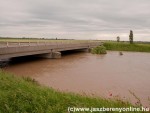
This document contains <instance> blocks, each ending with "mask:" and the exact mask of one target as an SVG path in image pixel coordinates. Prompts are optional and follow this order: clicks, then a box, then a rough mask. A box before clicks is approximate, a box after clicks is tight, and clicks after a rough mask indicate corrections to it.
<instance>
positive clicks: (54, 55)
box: [39, 52, 61, 59]
mask: <svg viewBox="0 0 150 113" xmlns="http://www.w3.org/2000/svg"><path fill="white" fill-rule="evenodd" d="M39 57H42V58H56V59H57V58H61V52H51V53H46V54H42V55H39Z"/></svg>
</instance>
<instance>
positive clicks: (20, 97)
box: [0, 71, 131, 113]
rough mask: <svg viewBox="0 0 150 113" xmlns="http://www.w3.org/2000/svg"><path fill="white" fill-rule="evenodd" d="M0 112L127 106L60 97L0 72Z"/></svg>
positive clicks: (70, 95) (51, 112) (41, 112)
mask: <svg viewBox="0 0 150 113" xmlns="http://www.w3.org/2000/svg"><path fill="white" fill-rule="evenodd" d="M0 84H1V85H0V106H1V108H0V112H1V113H8V112H9V113H14V112H18V113H20V112H22V113H23V112H29V113H32V112H34V113H58V112H59V113H66V112H67V109H68V107H98V108H100V107H107V108H108V107H113V108H114V107H115V108H116V107H129V106H131V105H130V104H129V103H128V102H123V101H121V100H109V99H107V100H106V99H102V98H97V97H95V98H94V97H87V96H81V95H76V94H73V93H62V92H58V91H55V90H53V89H51V88H47V87H44V86H40V85H39V84H38V83H37V82H35V81H34V80H32V79H30V78H21V77H16V76H14V75H12V74H8V73H5V72H2V71H0ZM130 113H131V112H130Z"/></svg>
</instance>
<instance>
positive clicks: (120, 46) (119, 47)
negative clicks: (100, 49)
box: [104, 42, 150, 52]
mask: <svg viewBox="0 0 150 113" xmlns="http://www.w3.org/2000/svg"><path fill="white" fill-rule="evenodd" d="M104 46H105V47H106V49H107V50H114V51H135V52H150V44H138V43H134V44H129V43H127V42H104Z"/></svg>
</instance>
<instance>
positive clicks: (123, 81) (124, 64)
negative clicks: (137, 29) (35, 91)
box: [4, 51, 150, 106]
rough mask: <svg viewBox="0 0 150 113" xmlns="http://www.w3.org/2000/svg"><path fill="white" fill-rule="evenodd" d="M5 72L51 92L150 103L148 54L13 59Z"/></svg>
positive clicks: (128, 53) (78, 54)
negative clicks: (28, 79)
mask: <svg viewBox="0 0 150 113" xmlns="http://www.w3.org/2000/svg"><path fill="white" fill-rule="evenodd" d="M4 70H6V71H8V72H12V73H14V74H16V75H18V76H30V77H32V78H34V79H35V80H37V81H38V82H39V83H40V84H42V85H46V86H49V87H52V88H54V89H57V90H60V91H65V92H75V93H80V94H83V95H85V94H86V95H89V96H90V95H91V96H93V95H94V96H100V97H104V98H121V99H123V100H129V101H131V102H132V103H136V102H137V99H135V97H134V96H133V94H131V92H132V93H134V94H135V95H136V96H137V97H139V98H140V100H141V102H142V104H143V105H144V106H149V104H150V101H148V97H150V53H140V52H123V55H119V52H112V51H108V54H106V55H93V54H90V53H86V52H77V53H73V54H65V55H63V56H62V58H61V59H39V58H34V59H33V58H27V57H26V60H25V59H24V58H22V59H19V60H13V61H12V62H11V63H10V65H9V66H7V67H6V68H5V69H4Z"/></svg>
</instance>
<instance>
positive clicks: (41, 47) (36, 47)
mask: <svg viewBox="0 0 150 113" xmlns="http://www.w3.org/2000/svg"><path fill="white" fill-rule="evenodd" d="M98 45H100V42H88V43H87V42H82V43H79V42H72V43H67V42H66V43H64V42H55V43H52V42H40V43H39V42H29V43H27V42H13V43H12V42H11V43H10V42H9V43H8V42H3V43H0V59H9V58H12V57H19V56H26V55H36V54H45V53H51V52H56V51H66V50H76V49H87V48H93V47H96V46H98Z"/></svg>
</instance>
